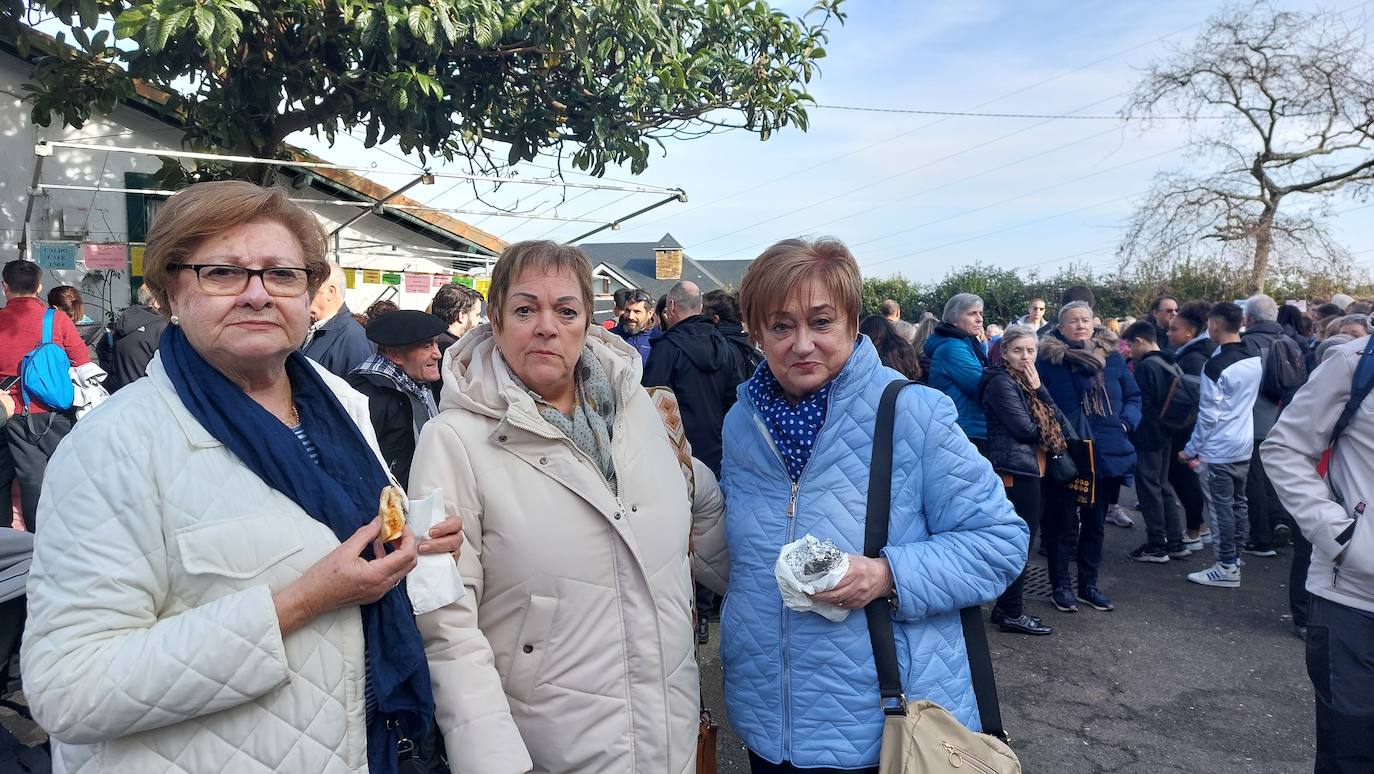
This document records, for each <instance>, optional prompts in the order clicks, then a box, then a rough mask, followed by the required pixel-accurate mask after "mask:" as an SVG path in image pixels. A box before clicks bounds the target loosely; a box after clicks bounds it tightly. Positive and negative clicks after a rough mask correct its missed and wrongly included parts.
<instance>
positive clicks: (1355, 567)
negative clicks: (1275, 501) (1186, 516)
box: [1260, 336, 1374, 612]
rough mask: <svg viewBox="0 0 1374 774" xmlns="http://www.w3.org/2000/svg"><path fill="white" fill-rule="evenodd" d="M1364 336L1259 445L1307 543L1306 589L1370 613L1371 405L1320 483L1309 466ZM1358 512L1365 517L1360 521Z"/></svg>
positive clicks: (1337, 409) (1328, 366) (1327, 366)
mask: <svg viewBox="0 0 1374 774" xmlns="http://www.w3.org/2000/svg"><path fill="white" fill-rule="evenodd" d="M1367 346H1369V337H1368V336H1365V337H1364V338H1362V339H1357V340H1355V341H1352V342H1350V343H1349V344H1345V345H1342V346H1340V347H1337V349H1336V352H1335V353H1334V354H1331V355H1329V356H1328V357H1327V360H1326V362H1324V363H1322V364H1321V366H1319V367H1318V368H1317V370H1315V371H1313V372H1312V377H1311V378H1310V379H1308V381H1307V384H1305V385H1303V387H1302V389H1300V390H1298V394H1297V395H1296V396H1294V398H1293V402H1292V403H1290V404H1289V405H1288V406H1287V407H1286V408H1285V409H1284V411H1283V414H1282V415H1281V416H1280V417H1279V420H1278V422H1277V423H1276V424H1275V425H1274V429H1273V430H1271V431H1270V432H1269V435H1268V437H1267V438H1265V440H1264V443H1263V444H1261V446H1260V457H1261V459H1263V461H1264V469H1265V471H1266V472H1267V473H1268V474H1269V480H1270V481H1271V482H1273V484H1274V489H1275V490H1277V491H1278V494H1279V499H1280V500H1281V501H1282V502H1283V506H1284V507H1285V508H1286V509H1288V512H1289V513H1291V514H1293V518H1294V519H1296V520H1297V522H1298V527H1299V528H1301V529H1302V534H1303V536H1305V537H1306V538H1307V539H1308V540H1309V541H1311V543H1312V567H1311V569H1310V570H1308V573H1307V590H1308V591H1310V592H1312V593H1313V594H1316V595H1317V596H1319V597H1322V598H1324V599H1329V600H1331V601H1332V602H1337V603H1339V604H1342V605H1347V606H1349V607H1354V608H1358V609H1360V610H1365V611H1369V612H1374V510H1371V512H1369V513H1367V514H1364V511H1365V509H1366V507H1367V506H1366V504H1368V505H1369V506H1374V400H1366V401H1365V402H1364V405H1362V406H1361V407H1360V409H1359V410H1358V411H1356V412H1355V416H1354V418H1353V419H1352V420H1351V422H1350V425H1349V426H1348V427H1346V429H1345V433H1344V435H1342V436H1341V437H1340V439H1339V440H1338V441H1337V442H1336V445H1335V447H1334V449H1333V450H1332V454H1331V465H1330V470H1329V472H1328V474H1327V477H1326V478H1322V477H1320V476H1319V475H1317V471H1316V465H1317V462H1318V460H1319V459H1320V458H1321V455H1322V452H1324V451H1325V450H1326V449H1327V447H1328V446H1329V445H1330V443H1331V433H1332V430H1333V429H1334V428H1335V425H1336V420H1337V419H1339V418H1340V416H1341V412H1343V411H1344V410H1345V404H1346V402H1347V401H1348V400H1349V399H1350V389H1351V382H1352V381H1353V379H1354V375H1355V365H1356V364H1357V363H1358V362H1359V360H1360V354H1361V353H1363V352H1364V350H1365V347H1367ZM1361 514H1364V515H1361Z"/></svg>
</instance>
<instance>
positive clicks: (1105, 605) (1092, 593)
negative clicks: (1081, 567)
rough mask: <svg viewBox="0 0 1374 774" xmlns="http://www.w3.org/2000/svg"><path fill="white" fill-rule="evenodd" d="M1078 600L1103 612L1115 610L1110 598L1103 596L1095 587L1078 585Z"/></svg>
mask: <svg viewBox="0 0 1374 774" xmlns="http://www.w3.org/2000/svg"><path fill="white" fill-rule="evenodd" d="M1078 599H1079V600H1081V601H1083V602H1087V603H1088V604H1089V605H1092V606H1093V607H1095V608H1097V609H1098V610H1101V611H1103V612H1107V611H1109V610H1112V609H1113V608H1115V605H1113V604H1112V598H1111V597H1109V596H1107V595H1106V594H1103V593H1102V592H1101V590H1099V589H1098V588H1097V587H1096V586H1083V585H1080V586H1079V587H1078Z"/></svg>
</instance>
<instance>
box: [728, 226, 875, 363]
mask: <svg viewBox="0 0 1374 774" xmlns="http://www.w3.org/2000/svg"><path fill="white" fill-rule="evenodd" d="M807 280H816V281H818V282H820V283H821V285H823V286H824V287H825V289H826V290H829V291H830V294H831V296H832V297H833V299H834V301H835V303H837V304H839V306H840V310H839V311H840V314H841V315H842V317H843V318H844V322H846V323H848V324H849V329H850V330H852V331H855V332H857V331H858V329H859V288H860V286H861V285H862V280H860V279H859V263H858V261H855V260H854V254H853V253H851V252H849V248H848V247H846V246H845V244H844V242H841V241H840V240H838V239H834V238H832V237H823V238H821V239H817V240H815V241H808V240H805V239H784V240H783V241H781V242H778V243H777V244H775V245H773V246H772V247H770V248H768V249H767V250H764V251H763V253H762V254H760V255H759V257H758V258H755V259H754V262H753V263H751V264H749V269H748V270H747V271H745V272H744V279H743V280H741V281H740V285H739V305H740V311H741V313H743V316H744V324H745V325H747V326H749V335H750V336H752V337H753V339H754V341H756V342H757V341H759V340H760V336H759V334H760V333H761V332H762V331H763V329H764V328H765V327H767V325H768V315H770V314H772V313H773V312H775V311H777V310H778V309H780V308H781V307H782V305H783V304H785V303H786V302H787V299H788V298H790V297H791V296H792V294H793V293H796V292H797V290H798V288H800V287H801V285H802V283H804V282H806V281H807Z"/></svg>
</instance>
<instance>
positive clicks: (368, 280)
mask: <svg viewBox="0 0 1374 774" xmlns="http://www.w3.org/2000/svg"><path fill="white" fill-rule="evenodd" d="M363 284H364V285H380V284H382V270H381V269H363Z"/></svg>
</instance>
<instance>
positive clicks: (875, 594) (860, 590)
mask: <svg viewBox="0 0 1374 774" xmlns="http://www.w3.org/2000/svg"><path fill="white" fill-rule="evenodd" d="M891 593H892V568H891V567H890V566H888V564H887V560H886V559H870V558H868V557H866V556H858V555H857V554H850V555H849V572H847V573H845V574H844V577H843V578H841V579H840V583H839V585H837V586H836V587H835V588H833V589H831V590H829V591H822V592H820V593H819V594H812V595H811V598H812V599H814V600H816V601H817V602H827V603H829V604H832V605H835V606H837V607H843V608H846V609H849V610H856V609H858V608H861V607H863V606H864V605H867V604H868V603H869V602H872V601H873V600H875V599H882V598H883V597H886V596H887V595H889V594H891Z"/></svg>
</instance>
